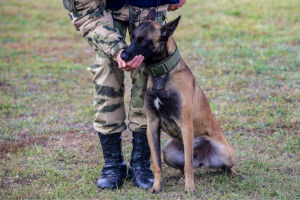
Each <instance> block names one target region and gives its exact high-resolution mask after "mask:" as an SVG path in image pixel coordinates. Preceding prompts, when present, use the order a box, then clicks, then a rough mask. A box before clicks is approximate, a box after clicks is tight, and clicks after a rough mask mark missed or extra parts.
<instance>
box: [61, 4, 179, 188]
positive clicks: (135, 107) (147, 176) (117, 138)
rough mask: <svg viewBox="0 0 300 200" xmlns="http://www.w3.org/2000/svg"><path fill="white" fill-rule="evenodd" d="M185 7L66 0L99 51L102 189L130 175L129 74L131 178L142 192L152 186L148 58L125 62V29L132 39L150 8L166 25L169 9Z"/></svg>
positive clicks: (97, 103) (97, 107)
mask: <svg viewBox="0 0 300 200" xmlns="http://www.w3.org/2000/svg"><path fill="white" fill-rule="evenodd" d="M184 3H185V0H180V1H179V0H147V1H141V0H140V1H138V0H108V1H105V0H63V5H64V7H65V8H66V9H67V10H68V13H69V16H70V18H71V20H72V23H73V24H74V26H75V28H76V30H77V31H80V33H81V34H82V35H83V37H84V38H85V39H86V40H87V42H88V43H89V44H90V46H91V47H92V48H93V49H94V50H95V51H96V61H95V63H94V64H93V65H92V66H91V72H92V73H93V83H94V88H95V100H94V106H95V112H96V114H95V121H94V128H95V130H96V131H97V132H98V135H99V138H100V143H101V145H102V150H103V157H104V160H105V165H104V167H103V169H102V172H101V177H100V178H99V179H98V181H97V185H98V187H99V188H108V189H113V188H120V187H121V186H122V184H123V180H124V178H125V177H126V176H127V166H126V162H125V161H124V159H123V154H122V151H121V133H122V132H123V131H124V130H125V129H126V124H125V122H124V120H125V118H126V117H125V109H124V100H123V97H124V85H123V81H124V71H130V72H131V75H130V77H131V80H132V89H131V100H130V105H129V113H128V120H129V124H128V128H129V130H130V131H131V132H132V134H133V139H132V143H133V149H132V154H131V160H130V167H129V170H128V175H129V177H131V178H132V179H133V181H134V183H135V185H137V186H138V187H141V188H144V189H148V188H151V187H152V184H153V174H152V171H151V170H150V150H149V146H148V142H147V137H146V117H145V113H144V93H145V90H146V82H147V78H145V77H144V76H143V75H142V73H141V69H140V68H139V67H140V66H141V64H142V62H143V59H144V58H143V56H141V55H140V56H136V57H134V58H133V59H132V60H131V61H130V62H128V63H126V62H125V61H123V60H122V59H121V57H120V55H121V52H122V50H124V49H126V47H127V45H126V43H125V36H126V30H127V29H128V31H129V35H130V39H132V34H133V32H134V30H135V28H136V27H137V26H138V25H139V23H141V22H142V21H143V20H145V19H146V17H147V15H148V13H149V11H150V10H151V9H153V8H155V9H157V21H158V22H160V23H163V22H164V20H165V17H166V10H167V9H168V10H171V11H172V10H176V9H178V8H179V7H181V6H182V5H183V4H184ZM169 4H170V5H169Z"/></svg>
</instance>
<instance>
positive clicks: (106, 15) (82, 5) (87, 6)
mask: <svg viewBox="0 0 300 200" xmlns="http://www.w3.org/2000/svg"><path fill="white" fill-rule="evenodd" d="M105 3H106V1H105V0H63V5H64V7H65V8H66V9H67V10H68V11H69V16H70V18H71V20H72V23H73V24H74V26H75V28H76V30H77V31H80V33H81V34H82V35H83V36H85V35H86V34H87V33H89V32H90V31H91V30H93V29H94V28H95V27H96V26H103V27H104V28H105V30H106V31H105V35H107V37H105V38H107V40H110V42H108V44H109V46H108V45H107V43H106V45H103V47H101V49H102V50H103V51H104V52H105V53H106V54H107V55H109V56H111V57H116V53H117V52H119V50H121V49H123V48H125V47H126V43H125V40H124V38H123V37H122V36H121V35H120V33H119V32H116V31H115V29H114V27H110V26H111V25H110V23H107V21H109V20H112V16H111V13H110V12H107V11H106V10H105ZM111 24H112V23H111ZM105 38H104V39H105ZM110 38H119V40H114V41H115V42H111V39H110Z"/></svg>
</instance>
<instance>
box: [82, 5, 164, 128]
mask: <svg viewBox="0 0 300 200" xmlns="http://www.w3.org/2000/svg"><path fill="white" fill-rule="evenodd" d="M166 8H167V6H160V7H159V12H158V14H157V16H158V17H157V21H159V22H160V23H163V22H164V20H165V16H166ZM150 10H151V8H138V7H135V6H127V5H126V6H124V7H123V8H121V9H120V10H117V11H111V13H112V19H107V20H106V21H105V23H110V27H111V25H113V27H114V28H116V29H117V30H118V31H119V32H120V34H121V35H122V36H123V38H125V37H126V32H127V30H128V32H129V36H130V39H132V34H133V32H134V30H135V29H136V27H137V26H138V25H139V24H140V23H141V22H142V21H144V20H145V19H146V17H147V15H148V13H149V11H150ZM99 23H100V22H99ZM103 32H105V30H103V24H102V25H101V26H96V27H95V28H94V29H93V30H91V31H90V32H89V33H87V34H86V35H85V36H84V37H85V38H86V39H87V41H88V43H89V44H90V45H91V47H93V48H94V49H95V51H96V53H97V55H96V61H95V63H94V64H93V65H92V66H91V71H92V73H93V83H94V86H95V100H94V106H95V121H94V128H95V130H96V131H99V132H101V133H102V134H113V133H117V132H122V131H123V130H125V129H126V124H125V118H126V115H125V108H124V72H123V71H122V70H120V69H119V68H118V64H117V63H116V61H115V60H114V59H113V58H111V57H109V56H108V55H107V54H105V51H103V49H102V48H99V43H101V37H102V38H103V37H105V34H103ZM99 38H100V39H99ZM111 40H112V41H113V40H118V38H111ZM105 41H106V42H107V38H105ZM130 78H131V81H132V88H131V99H130V105H129V111H128V121H129V123H128V128H129V130H130V131H137V132H140V131H143V132H145V131H146V116H145V111H144V95H145V91H146V83H147V78H146V77H144V76H143V74H142V73H141V67H140V68H138V69H136V70H135V71H132V72H131V74H130Z"/></svg>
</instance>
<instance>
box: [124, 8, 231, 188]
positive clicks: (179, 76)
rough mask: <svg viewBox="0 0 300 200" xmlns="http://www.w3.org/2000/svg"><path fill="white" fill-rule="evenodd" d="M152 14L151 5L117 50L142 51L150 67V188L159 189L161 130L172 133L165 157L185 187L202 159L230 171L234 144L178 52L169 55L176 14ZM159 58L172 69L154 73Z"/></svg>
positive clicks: (129, 55)
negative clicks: (167, 17)
mask: <svg viewBox="0 0 300 200" xmlns="http://www.w3.org/2000/svg"><path fill="white" fill-rule="evenodd" d="M154 19H155V10H154V11H150V13H149V15H148V18H147V20H146V21H144V22H143V23H141V24H140V25H139V26H138V27H137V29H136V31H135V32H134V35H133V40H132V42H131V44H130V45H129V46H128V48H127V49H126V50H124V51H123V52H122V54H121V58H122V59H124V60H125V61H130V60H131V59H132V58H133V57H134V56H136V55H143V56H144V63H145V70H149V71H150V72H151V70H152V75H149V77H148V82H147V90H146V94H145V108H146V116H147V139H148V143H149V147H150V151H151V160H152V164H153V170H154V183H153V186H152V188H151V189H150V191H151V192H153V193H155V192H158V191H160V190H161V179H162V178H161V147H160V134H161V131H164V132H166V133H167V134H168V135H170V136H171V138H172V139H170V140H169V141H167V142H166V144H165V145H164V147H163V157H164V161H165V163H166V164H167V165H169V166H170V167H173V168H176V169H180V170H181V171H182V172H184V176H185V191H186V192H193V191H194V190H195V185H194V168H198V167H200V166H202V165H203V166H205V167H209V168H217V169H222V170H223V171H227V172H229V173H234V171H233V169H232V166H233V164H234V163H235V159H236V156H235V150H234V149H233V147H231V146H230V145H229V144H228V143H227V141H226V139H225V137H224V135H223V133H222V130H221V127H220V125H219V124H218V122H217V121H216V119H215V117H214V115H213V114H212V111H211V109H210V106H209V103H208V100H207V98H206V96H205V95H204V93H203V91H202V90H201V89H200V87H199V85H198V83H197V81H196V79H195V78H194V76H193V74H192V72H191V71H190V70H189V68H188V67H187V65H186V64H185V62H184V61H183V60H182V59H181V58H180V57H178V56H177V59H176V57H175V56H174V54H175V53H177V55H178V49H177V46H176V43H175V41H174V39H173V37H172V34H173V33H174V31H175V29H176V27H177V25H178V23H179V20H180V16H179V17H178V18H176V19H175V20H173V21H171V22H169V23H166V24H165V25H162V24H159V23H157V22H155V21H154ZM168 58H170V59H169V61H168ZM170 60H171V61H170ZM164 62H165V63H167V62H169V63H168V64H169V68H172V67H173V68H174V69H171V70H170V69H169V70H168V69H163V68H166V66H165V67H161V68H160V71H161V70H162V69H163V70H165V72H166V73H163V74H159V73H158V74H155V73H154V72H153V69H154V68H155V66H162V65H159V63H164ZM170 62H171V63H173V65H174V66H170Z"/></svg>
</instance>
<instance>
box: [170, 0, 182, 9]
mask: <svg viewBox="0 0 300 200" xmlns="http://www.w3.org/2000/svg"><path fill="white" fill-rule="evenodd" d="M185 2H186V0H179V3H177V4H170V5H169V6H168V11H174V10H177V9H178V8H181V7H182V6H183V5H184V4H185Z"/></svg>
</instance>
